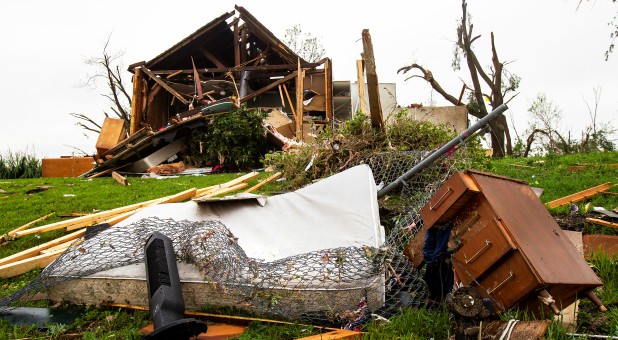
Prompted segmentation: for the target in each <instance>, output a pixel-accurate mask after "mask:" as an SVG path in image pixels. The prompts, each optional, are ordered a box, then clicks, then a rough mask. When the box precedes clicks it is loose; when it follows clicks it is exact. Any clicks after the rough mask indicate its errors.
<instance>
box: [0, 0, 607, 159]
mask: <svg viewBox="0 0 618 340" xmlns="http://www.w3.org/2000/svg"><path fill="white" fill-rule="evenodd" d="M103 3H105V7H102V5H101V4H103ZM235 3H237V4H239V5H241V6H243V7H245V8H246V9H247V10H249V11H250V12H251V13H252V14H253V15H254V16H255V17H256V18H257V19H258V20H259V21H261V22H262V23H263V24H264V25H265V26H266V27H268V28H269V29H270V30H271V31H272V32H273V33H274V34H275V35H276V36H277V37H279V38H280V39H282V40H283V36H284V34H285V30H286V29H287V28H290V27H292V26H294V25H295V24H301V26H302V29H303V30H304V31H306V32H311V33H312V34H313V35H315V36H319V37H321V38H322V42H323V45H324V48H325V49H326V53H327V56H329V57H331V58H332V59H333V72H334V79H335V80H355V79H356V69H355V60H356V59H358V58H359V56H360V52H361V51H362V42H361V40H360V37H361V31H362V29H364V28H368V29H369V30H370V33H371V36H372V40H373V44H374V51H375V57H376V63H377V71H378V77H379V80H380V82H396V83H397V97H398V102H399V104H400V105H402V106H405V105H408V104H411V103H423V104H424V105H429V103H430V102H431V101H432V98H433V100H434V101H436V102H437V103H438V104H445V102H444V101H443V100H442V99H441V98H440V97H439V95H438V94H435V93H434V94H433V95H432V91H431V89H430V87H429V86H428V85H427V84H425V83H424V81H422V80H420V79H412V80H409V81H404V79H405V78H406V76H404V75H397V74H396V71H397V69H399V68H400V67H402V66H405V65H408V64H410V63H412V62H417V63H420V64H422V65H424V66H425V67H426V68H428V69H430V70H431V71H432V72H433V74H434V76H435V77H436V79H437V80H438V81H439V82H441V83H442V85H443V87H444V88H445V89H447V91H449V92H450V93H452V94H454V95H457V94H458V93H459V90H460V89H461V84H462V79H463V80H464V81H466V82H469V76H468V74H467V73H464V72H461V73H456V72H453V71H452V70H451V68H450V65H451V60H452V50H453V40H454V39H455V29H456V26H457V20H458V18H459V17H460V16H461V2H460V1H456V0H450V1H322V0H313V1H309V2H290V1H268V0H260V1H237V2H233V1H227V0H221V1H174V2H172V1H165V2H162V1H116V0H111V1H110V0H108V1H105V2H101V1H96V2H95V1H28V0H23V1H10V2H5V3H3V6H2V7H3V8H2V11H1V12H0V32H2V33H0V48H1V52H0V65H1V67H2V78H1V81H0V99H1V103H2V104H1V106H0V114H1V115H2V120H1V123H0V153H5V152H6V151H7V150H9V149H10V150H12V151H22V150H25V149H26V148H28V149H30V150H35V151H36V153H37V155H38V156H43V157H59V156H61V155H70V154H72V153H73V152H74V150H73V149H72V148H71V147H70V146H75V147H78V148H80V149H82V150H85V151H87V152H89V153H94V152H95V148H94V147H95V143H96V135H92V134H90V135H88V136H87V137H86V136H84V133H83V131H82V130H81V129H80V128H79V127H77V126H76V125H75V120H74V119H73V118H72V117H71V116H69V113H70V112H78V113H85V114H88V115H90V116H91V117H93V118H95V119H97V120H99V121H101V122H102V121H103V115H102V111H103V110H104V109H106V108H107V107H108V103H107V102H106V100H105V99H104V98H102V97H101V96H100V93H101V91H105V90H106V89H105V86H104V84H99V88H84V87H80V86H78V85H79V84H80V83H81V82H82V81H83V80H84V79H86V78H87V75H88V74H90V73H92V72H93V69H92V67H90V66H88V65H85V64H84V63H83V59H84V58H87V57H93V56H99V55H100V54H101V51H102V48H103V45H104V43H105V41H106V40H107V39H108V37H109V36H110V35H111V41H110V46H109V49H110V51H123V52H124V56H123V59H122V60H123V62H124V65H125V67H124V69H126V65H129V64H131V63H134V62H138V61H142V60H146V61H147V60H150V59H152V58H153V57H155V56H157V55H158V54H159V53H161V52H163V51H164V50H166V49H167V48H168V47H170V46H172V45H173V44H175V43H176V42H178V41H179V40H181V39H182V38H184V37H186V36H187V35H189V34H191V33H192V32H194V31H195V30H197V29H198V28H200V27H201V26H203V25H204V24H206V23H208V22H209V21H211V20H212V19H214V18H216V17H218V16H219V15H221V14H223V13H224V12H228V11H232V10H233V9H234V4H235ZM578 3H579V1H578V0H573V1H564V0H546V1H532V0H524V1H505V0H496V1H474V0H472V1H470V3H469V5H468V9H469V12H470V15H471V17H472V20H473V23H474V30H475V33H476V34H482V36H481V38H480V39H478V40H477V41H476V42H475V47H476V51H477V55H478V56H479V58H480V59H481V63H482V64H483V65H488V64H490V63H491V60H490V57H491V56H490V50H489V47H490V42H489V33H490V32H491V31H493V32H494V34H495V37H496V45H497V49H498V54H499V56H500V58H501V59H502V61H510V62H511V63H510V64H509V65H508V66H507V68H508V69H509V70H510V71H511V72H514V73H516V74H517V75H519V76H520V77H521V78H522V82H521V87H520V92H521V93H520V94H519V96H518V97H517V98H515V99H514V100H513V101H512V102H511V103H510V105H509V106H510V110H509V111H508V112H509V114H511V115H513V117H514V119H515V121H516V127H517V130H518V132H519V133H520V134H522V133H523V132H524V129H525V127H526V124H527V119H528V113H527V108H528V106H529V105H530V103H531V101H532V100H533V99H534V97H535V96H536V95H537V93H539V92H544V93H545V94H546V95H547V96H548V97H549V98H550V99H551V100H553V101H554V102H555V103H556V105H558V106H559V107H560V109H561V110H562V113H563V117H564V120H563V122H562V125H561V127H562V129H563V130H565V131H566V130H569V129H570V130H573V132H574V133H575V136H577V135H578V134H579V131H581V128H582V127H583V126H585V125H586V124H588V123H589V121H590V118H589V115H588V111H587V108H586V105H585V103H584V100H583V98H584V97H585V98H587V100H588V101H589V102H591V101H592V89H593V88H594V87H600V88H601V89H602V96H601V101H600V108H599V114H598V118H597V120H598V121H602V122H609V121H612V123H613V125H614V126H617V125H618V122H617V121H616V120H615V117H617V114H618V96H617V94H618V53H615V55H613V56H611V57H610V60H609V61H607V62H606V61H605V60H604V51H605V50H606V48H607V46H608V45H609V33H610V30H609V26H608V25H607V23H608V22H610V21H611V20H612V18H613V17H614V15H615V14H616V11H617V9H618V5H616V4H615V3H611V2H610V1H609V0H603V1H601V0H599V1H596V2H585V3H583V4H582V5H581V6H580V8H579V10H577V5H578ZM126 79H127V80H130V74H129V73H126ZM512 135H513V136H514V133H512Z"/></svg>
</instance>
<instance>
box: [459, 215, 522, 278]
mask: <svg viewBox="0 0 618 340" xmlns="http://www.w3.org/2000/svg"><path fill="white" fill-rule="evenodd" d="M475 213H476V214H475ZM469 215H470V216H469V221H468V225H467V226H466V225H464V226H463V228H464V229H459V230H458V234H457V239H458V240H459V241H460V242H461V244H462V245H461V247H460V248H459V250H458V251H457V252H456V253H455V254H454V255H453V256H454V257H455V259H457V261H459V263H461V265H463V266H464V267H465V268H466V270H467V271H468V272H469V273H470V274H471V275H472V276H473V277H475V278H478V277H481V276H482V275H483V273H485V271H487V270H488V269H489V267H491V266H492V265H493V264H494V263H496V262H498V260H500V258H502V257H503V256H504V255H505V254H506V253H508V252H509V251H510V250H512V249H515V248H516V247H515V245H514V244H513V243H512V242H511V241H510V238H509V237H508V236H507V234H506V231H505V230H504V228H503V226H502V224H501V222H500V221H498V220H497V219H496V218H495V217H493V216H482V215H479V214H478V212H476V211H475V212H474V213H472V214H469ZM464 282H465V283H466V284H468V283H469V282H466V281H464Z"/></svg>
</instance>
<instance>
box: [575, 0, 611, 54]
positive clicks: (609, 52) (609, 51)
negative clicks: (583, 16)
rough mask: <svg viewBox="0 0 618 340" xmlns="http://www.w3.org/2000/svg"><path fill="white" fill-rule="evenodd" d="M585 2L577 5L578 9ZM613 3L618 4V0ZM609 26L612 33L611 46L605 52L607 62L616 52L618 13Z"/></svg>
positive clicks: (581, 0)
mask: <svg viewBox="0 0 618 340" xmlns="http://www.w3.org/2000/svg"><path fill="white" fill-rule="evenodd" d="M583 1H584V0H580V1H579V4H578V5H577V8H578V9H579V6H581V4H582V2H583ZM611 1H612V2H613V3H616V2H617V1H618V0H611ZM607 25H608V26H609V27H610V32H609V46H608V47H607V50H606V51H605V61H607V60H608V59H609V56H610V54H612V52H613V51H614V43H615V42H616V39H618V13H616V14H615V15H614V18H613V19H612V21H610V22H608V23H607Z"/></svg>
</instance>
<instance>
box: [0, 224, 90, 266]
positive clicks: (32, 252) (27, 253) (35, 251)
mask: <svg viewBox="0 0 618 340" xmlns="http://www.w3.org/2000/svg"><path fill="white" fill-rule="evenodd" d="M85 234H86V229H82V230H79V231H76V232H74V233H71V234H68V235H65V236H62V237H59V238H57V239H54V240H51V241H49V242H45V243H43V244H41V245H38V246H36V247H32V248H29V249H26V250H23V251H20V252H19V253H17V254H13V255H10V256H7V257H5V258H2V259H0V266H3V265H5V264H8V263H13V262H16V261H20V260H23V259H27V258H31V257H33V256H37V255H39V254H40V253H41V251H42V250H45V249H48V248H51V247H55V246H57V245H59V244H62V243H65V242H68V241H71V240H75V239H78V238H80V237H82V236H84V235H85Z"/></svg>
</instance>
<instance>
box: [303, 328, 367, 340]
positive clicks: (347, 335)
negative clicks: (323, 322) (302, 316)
mask: <svg viewBox="0 0 618 340" xmlns="http://www.w3.org/2000/svg"><path fill="white" fill-rule="evenodd" d="M362 338H363V334H361V333H360V332H355V331H349V330H347V329H340V330H336V331H330V332H326V333H322V334H316V335H310V336H306V337H302V338H296V339H295V340H325V339H328V340H338V339H357V340H360V339H362Z"/></svg>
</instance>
